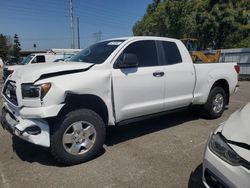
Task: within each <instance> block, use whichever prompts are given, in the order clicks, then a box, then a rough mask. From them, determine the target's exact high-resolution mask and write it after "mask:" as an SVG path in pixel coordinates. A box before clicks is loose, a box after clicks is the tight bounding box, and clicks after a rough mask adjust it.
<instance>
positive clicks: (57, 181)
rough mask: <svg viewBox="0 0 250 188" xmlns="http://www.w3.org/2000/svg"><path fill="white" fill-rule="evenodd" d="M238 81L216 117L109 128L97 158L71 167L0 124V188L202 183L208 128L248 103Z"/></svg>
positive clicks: (249, 95) (247, 86) (249, 91)
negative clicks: (57, 160)
mask: <svg viewBox="0 0 250 188" xmlns="http://www.w3.org/2000/svg"><path fill="white" fill-rule="evenodd" d="M239 84H240V90H239V92H238V93H237V94H236V95H234V96H232V98H231V102H230V105H229V106H228V108H227V109H226V111H225V112H224V114H223V116H222V117H221V118H219V119H216V120H206V119H203V118H202V117H201V116H200V112H199V111H197V110H187V111H184V112H180V113H175V114H171V115H165V116H161V117H158V118H154V119H150V120H146V121H142V122H138V123H133V124H130V125H126V126H121V127H112V128H109V129H108V131H107V134H108V135H107V140H106V144H105V146H104V148H103V150H102V151H101V152H100V154H99V156H98V157H97V158H95V159H94V160H91V161H89V162H86V163H83V164H79V165H75V166H69V167H66V166H63V165H60V164H58V163H57V162H55V161H54V160H53V158H52V156H51V155H50V154H49V151H48V149H46V148H43V147H39V146H35V145H32V144H30V143H27V142H25V141H22V140H20V139H18V138H16V137H13V136H11V135H10V134H9V133H8V132H6V131H4V130H3V129H2V128H1V127H0V187H3V188H12V187H13V188H16V187H25V188H27V187H105V188H113V187H119V188H121V187H150V188H151V187H171V188H172V187H173V188H175V187H189V188H196V187H202V183H201V172H202V157H203V152H204V148H205V144H206V142H207V138H208V136H209V134H210V132H211V131H213V130H214V129H215V128H216V127H217V126H218V125H219V124H220V123H222V122H223V121H225V120H226V119H227V118H228V117H229V115H230V114H231V113H232V112H234V111H235V110H237V109H238V108H240V107H241V106H243V105H245V104H246V103H248V102H249V101H250V82H247V81H243V82H239ZM0 87H2V84H0ZM1 105H2V101H1Z"/></svg>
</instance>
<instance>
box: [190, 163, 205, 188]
mask: <svg viewBox="0 0 250 188" xmlns="http://www.w3.org/2000/svg"><path fill="white" fill-rule="evenodd" d="M197 187H199V188H205V186H204V185H203V183H202V164H200V165H199V166H197V167H196V169H195V170H194V171H193V172H191V174H190V177H189V181H188V188H197Z"/></svg>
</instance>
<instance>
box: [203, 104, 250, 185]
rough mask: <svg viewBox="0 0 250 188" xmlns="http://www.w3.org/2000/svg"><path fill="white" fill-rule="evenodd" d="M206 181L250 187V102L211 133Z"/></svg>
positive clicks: (205, 171) (205, 168) (207, 153)
mask: <svg viewBox="0 0 250 188" xmlns="http://www.w3.org/2000/svg"><path fill="white" fill-rule="evenodd" d="M203 183H204V185H205V186H206V187H231V188H233V187H239V188H241V187H242V188H245V187H250V103H248V104H247V105H246V106H245V107H243V108H241V109H240V110H238V111H236V112H235V113H233V114H232V115H231V116H230V117H229V119H228V120H227V121H226V122H224V123H223V124H221V125H220V126H219V128H218V129H217V130H216V131H215V132H214V133H212V134H211V136H210V138H209V141H208V144H207V148H206V151H205V155H204V161H203Z"/></svg>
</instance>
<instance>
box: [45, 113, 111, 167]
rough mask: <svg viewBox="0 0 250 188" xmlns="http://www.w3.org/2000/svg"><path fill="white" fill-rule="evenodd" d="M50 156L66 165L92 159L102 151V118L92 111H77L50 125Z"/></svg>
mask: <svg viewBox="0 0 250 188" xmlns="http://www.w3.org/2000/svg"><path fill="white" fill-rule="evenodd" d="M50 127H51V136H50V150H51V154H52V156H53V157H54V158H55V159H56V160H57V161H58V162H59V163H63V164H66V165H74V164H79V163H83V162H86V161H89V160H91V159H93V158H94V157H95V156H96V155H97V154H98V152H99V151H100V150H101V149H102V147H103V144H104V142H105V137H106V128H105V124H104V122H103V120H102V118H101V117H100V116H99V115H98V114H97V113H95V112H94V111H92V110H89V109H79V110H75V111H72V112H69V113H68V114H66V116H64V117H62V119H61V120H60V121H59V122H58V123H56V124H54V125H53V124H52V125H50Z"/></svg>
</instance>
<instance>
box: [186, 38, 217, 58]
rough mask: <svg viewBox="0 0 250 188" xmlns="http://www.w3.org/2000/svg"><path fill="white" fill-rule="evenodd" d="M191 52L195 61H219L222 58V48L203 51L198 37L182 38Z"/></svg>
mask: <svg viewBox="0 0 250 188" xmlns="http://www.w3.org/2000/svg"><path fill="white" fill-rule="evenodd" d="M181 41H182V42H183V43H184V45H185V46H186V47H187V49H188V51H189V53H190V54H191V57H192V60H193V62H194V63H198V62H199V63H218V62H219V60H220V54H221V51H220V50H214V51H212V50H208V51H201V50H200V48H199V47H200V45H199V41H198V40H197V39H191V38H186V39H181Z"/></svg>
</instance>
